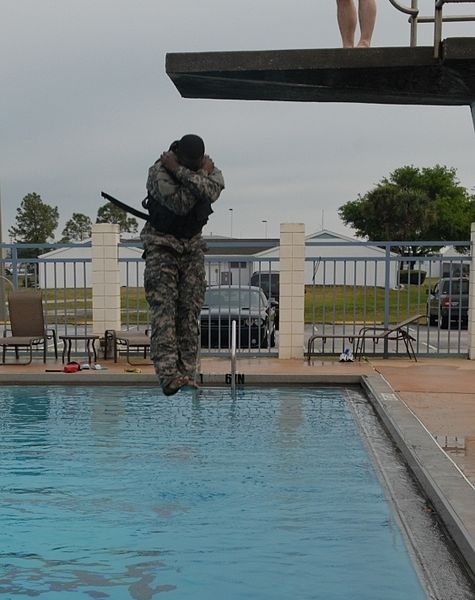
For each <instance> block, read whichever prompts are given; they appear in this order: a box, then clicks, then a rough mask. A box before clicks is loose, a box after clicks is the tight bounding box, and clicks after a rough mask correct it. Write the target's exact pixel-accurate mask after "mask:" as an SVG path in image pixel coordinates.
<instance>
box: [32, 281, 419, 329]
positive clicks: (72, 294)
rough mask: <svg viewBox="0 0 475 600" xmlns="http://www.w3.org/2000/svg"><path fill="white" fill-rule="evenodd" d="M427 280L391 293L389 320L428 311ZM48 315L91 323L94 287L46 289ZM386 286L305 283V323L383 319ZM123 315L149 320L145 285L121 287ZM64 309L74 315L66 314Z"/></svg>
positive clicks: (393, 321) (72, 321) (64, 320)
mask: <svg viewBox="0 0 475 600" xmlns="http://www.w3.org/2000/svg"><path fill="white" fill-rule="evenodd" d="M427 288H428V283H426V284H424V285H422V286H421V287H417V286H415V285H412V286H407V287H404V288H402V289H400V290H390V292H389V307H390V309H389V320H390V322H392V323H396V322H398V321H401V320H402V319H403V318H405V317H406V316H409V315H413V314H417V313H425V311H426V290H427ZM43 294H44V299H45V302H46V303H47V307H48V314H49V315H50V319H49V320H50V321H51V318H52V317H54V318H55V320H56V321H57V322H59V323H62V322H63V323H64V322H67V323H77V324H79V323H85V322H88V323H90V322H91V321H92V290H91V288H79V289H71V288H66V289H61V290H54V289H48V290H43ZM384 297H385V294H384V289H383V288H376V287H367V288H365V287H361V286H360V287H354V286H341V285H337V286H330V285H327V286H321V285H320V286H319V285H316V286H312V285H306V286H305V323H343V322H346V323H363V322H370V323H372V322H375V323H382V322H384ZM121 306H122V314H123V315H124V312H125V311H126V310H127V308H128V309H129V310H130V311H131V313H132V314H133V319H134V321H135V319H136V314H137V311H138V312H139V319H140V323H142V324H145V323H146V317H147V310H148V305H147V301H146V299H145V292H144V289H143V288H125V287H123V288H121ZM65 311H69V312H70V313H71V312H72V311H74V313H75V315H76V317H75V316H74V314H69V315H67V316H65V315H64V313H65Z"/></svg>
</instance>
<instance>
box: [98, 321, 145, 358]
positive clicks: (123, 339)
mask: <svg viewBox="0 0 475 600" xmlns="http://www.w3.org/2000/svg"><path fill="white" fill-rule="evenodd" d="M120 346H125V356H126V359H127V362H128V363H129V365H138V364H149V363H138V362H132V361H131V360H130V350H131V348H137V349H139V348H143V358H144V360H145V359H146V358H147V349H150V336H149V335H148V331H145V332H141V331H120V330H117V329H106V332H105V343H104V358H105V359H107V358H108V354H109V348H110V347H111V348H112V354H113V357H114V362H117V358H118V355H119V348H120Z"/></svg>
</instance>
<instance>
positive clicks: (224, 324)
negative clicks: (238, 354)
mask: <svg viewBox="0 0 475 600" xmlns="http://www.w3.org/2000/svg"><path fill="white" fill-rule="evenodd" d="M274 317H275V310H274V308H273V306H272V305H271V303H270V302H269V300H268V299H267V296H266V295H265V294H264V292H263V290H262V289H260V288H258V287H254V286H251V287H240V286H237V285H231V286H210V287H209V288H208V289H207V290H206V293H205V299H204V304H203V308H202V310H201V315H200V322H201V345H202V346H203V347H205V348H206V347H213V348H230V346H231V327H232V325H231V324H232V321H233V320H235V321H236V345H237V347H238V348H241V349H242V348H267V347H272V346H275V324H274Z"/></svg>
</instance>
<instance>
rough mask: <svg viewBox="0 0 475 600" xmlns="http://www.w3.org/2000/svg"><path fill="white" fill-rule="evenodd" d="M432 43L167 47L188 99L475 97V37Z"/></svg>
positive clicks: (441, 102) (455, 102)
mask: <svg viewBox="0 0 475 600" xmlns="http://www.w3.org/2000/svg"><path fill="white" fill-rule="evenodd" d="M438 54H439V55H438V56H437V57H435V56H434V48H433V47H432V46H430V47H426V46H414V47H389V48H387V47H383V48H367V49H358V48H356V49H345V48H335V49H316V50H314V49H303V50H262V51H233V52H193V53H169V54H167V56H166V72H167V74H168V76H169V77H170V78H171V80H172V81H173V83H174V84H175V86H176V88H177V89H178V91H179V93H180V94H181V95H182V96H183V97H184V98H214V99H228V100H266V101H272V100H274V101H288V102H351V103H355V102H356V103H371V104H410V105H435V106H462V105H471V106H473V105H474V103H475V38H473V37H471V38H447V39H445V40H443V41H442V44H441V49H440V52H439V53H438Z"/></svg>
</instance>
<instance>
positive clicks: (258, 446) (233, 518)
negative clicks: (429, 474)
mask: <svg viewBox="0 0 475 600" xmlns="http://www.w3.org/2000/svg"><path fill="white" fill-rule="evenodd" d="M0 459H1V463H0V464H1V478H0V505H1V514H0V597H1V598H2V600H9V599H12V600H19V599H26V598H35V597H37V598H42V599H58V600H63V599H65V600H75V599H76V598H77V599H79V598H81V599H86V598H93V599H101V598H111V599H113V600H122V599H129V598H133V599H137V600H149V599H152V598H158V597H160V598H161V597H162V594H164V595H165V596H164V597H167V598H170V600H171V599H173V598H176V599H180V600H185V599H186V600H188V599H190V600H201V599H206V600H210V599H227V600H238V599H239V600H243V599H245V598H250V599H252V600H264V599H272V600H279V599H285V600H289V599H295V600H306V599H322V600H382V599H384V600H401V599H411V600H422V599H425V598H426V595H425V593H424V592H423V590H422V588H421V586H420V584H419V581H418V578H417V576H416V574H415V571H414V568H413V566H412V563H411V559H410V557H409V555H408V553H407V551H406V548H405V545H404V543H403V540H402V538H401V535H400V532H399V529H398V527H397V525H396V524H395V522H394V521H393V518H392V516H391V511H390V507H389V505H388V502H387V500H386V498H385V496H384V492H383V490H382V489H381V486H380V483H379V480H378V477H377V475H376V473H375V470H374V468H373V465H372V462H371V460H370V458H369V456H368V454H367V452H366V449H365V445H364V443H363V442H362V440H361V438H360V435H359V432H358V429H357V426H356V425H355V422H354V419H353V416H352V412H351V410H350V409H349V406H348V402H347V397H346V392H345V390H342V389H338V388H328V389H320V390H314V389H308V388H302V389H294V388H282V389H254V390H251V389H249V390H244V391H242V392H239V393H238V395H237V397H236V398H235V399H234V400H233V399H232V398H231V395H230V392H229V391H228V390H219V389H211V390H205V391H203V392H202V393H200V396H199V398H195V399H193V397H192V396H191V395H190V394H186V393H181V394H179V395H177V396H174V397H173V398H171V399H170V398H168V399H165V398H164V397H163V396H161V395H160V394H159V393H157V390H156V389H152V388H139V389H133V388H128V387H124V388H112V387H111V388H102V387H97V388H76V389H74V388H68V389H65V388H50V389H47V388H40V387H38V388H32V389H28V388H23V389H22V388H4V389H3V390H0Z"/></svg>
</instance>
